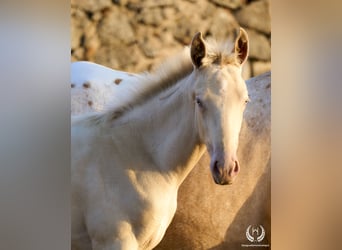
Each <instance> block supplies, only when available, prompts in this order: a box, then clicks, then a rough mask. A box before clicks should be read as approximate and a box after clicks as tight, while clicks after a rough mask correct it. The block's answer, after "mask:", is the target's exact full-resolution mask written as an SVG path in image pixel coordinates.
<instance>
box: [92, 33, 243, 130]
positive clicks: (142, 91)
mask: <svg viewBox="0 0 342 250" xmlns="http://www.w3.org/2000/svg"><path fill="white" fill-rule="evenodd" d="M206 45H207V47H206V48H207V56H206V58H205V59H203V66H204V67H205V66H208V65H210V64H217V65H226V64H234V63H235V62H236V55H235V53H232V51H233V48H234V46H233V43H231V42H220V43H219V42H217V41H216V40H214V39H209V40H208V41H206ZM193 69H194V66H193V64H192V61H191V57H190V48H189V47H185V48H184V49H183V51H182V52H180V53H179V54H177V55H175V56H173V57H171V58H169V59H168V60H166V61H165V62H164V63H162V64H161V66H159V67H158V68H157V69H156V70H155V71H154V72H144V73H141V74H138V75H136V76H135V77H134V78H132V79H131V80H128V81H127V82H126V84H127V85H128V86H129V85H131V86H134V88H132V89H129V90H128V91H129V92H130V93H129V96H128V97H126V98H124V100H121V99H120V98H115V100H113V102H112V103H110V104H109V105H108V106H107V108H106V109H105V110H104V111H103V112H101V113H97V114H94V115H92V116H89V117H88V119H90V120H92V122H95V123H100V122H101V121H104V120H107V121H111V120H115V119H117V118H119V117H121V116H122V115H123V114H125V113H126V112H128V111H129V110H132V109H133V108H134V107H136V106H139V105H141V104H142V103H144V102H146V101H147V100H149V99H150V98H151V97H153V96H155V95H157V94H159V93H161V92H163V91H165V90H166V89H168V88H170V87H172V86H174V85H176V84H177V83H178V82H179V81H180V80H182V79H183V78H185V77H186V76H188V75H189V74H191V72H192V71H193Z"/></svg>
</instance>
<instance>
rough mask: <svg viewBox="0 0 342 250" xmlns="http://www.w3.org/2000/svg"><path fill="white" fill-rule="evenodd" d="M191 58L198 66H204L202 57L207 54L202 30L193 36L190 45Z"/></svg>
mask: <svg viewBox="0 0 342 250" xmlns="http://www.w3.org/2000/svg"><path fill="white" fill-rule="evenodd" d="M190 53H191V60H192V63H193V64H194V65H195V67H196V68H199V67H201V66H202V64H203V63H202V59H203V58H204V57H205V56H206V48H205V42H204V40H203V37H202V33H201V32H197V33H196V35H195V36H194V37H193V38H192V41H191V46H190Z"/></svg>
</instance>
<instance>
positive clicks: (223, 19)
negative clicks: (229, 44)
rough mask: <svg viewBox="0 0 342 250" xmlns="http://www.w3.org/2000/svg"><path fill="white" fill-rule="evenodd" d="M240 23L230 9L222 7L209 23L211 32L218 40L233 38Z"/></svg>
mask: <svg viewBox="0 0 342 250" xmlns="http://www.w3.org/2000/svg"><path fill="white" fill-rule="evenodd" d="M238 28H239V24H238V23H237V21H236V20H235V17H234V16H233V15H232V14H231V13H230V12H229V11H228V10H224V9H222V10H221V9H220V10H218V11H216V13H215V16H214V17H213V18H212V22H211V23H210V25H209V33H210V34H211V35H212V36H213V37H214V38H216V39H217V40H228V39H230V40H232V39H233V37H234V34H235V31H236V30H237V29H238Z"/></svg>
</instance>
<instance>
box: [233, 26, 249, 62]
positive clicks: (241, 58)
mask: <svg viewBox="0 0 342 250" xmlns="http://www.w3.org/2000/svg"><path fill="white" fill-rule="evenodd" d="M234 53H235V54H236V58H237V62H238V63H239V64H240V65H242V64H244V63H245V62H246V61H247V57H248V53H249V40H248V35H247V32H246V31H245V30H244V29H243V28H240V32H239V35H238V36H237V38H236V40H235V46H234Z"/></svg>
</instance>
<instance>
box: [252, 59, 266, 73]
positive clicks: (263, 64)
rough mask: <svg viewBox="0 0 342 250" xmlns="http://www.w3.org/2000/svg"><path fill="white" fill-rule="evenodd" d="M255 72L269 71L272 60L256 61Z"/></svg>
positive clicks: (254, 64)
mask: <svg viewBox="0 0 342 250" xmlns="http://www.w3.org/2000/svg"><path fill="white" fill-rule="evenodd" d="M252 65H253V66H252V68H253V74H254V75H256V76H257V75H261V74H263V73H265V72H267V71H271V62H262V61H256V62H253V64H252Z"/></svg>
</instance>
